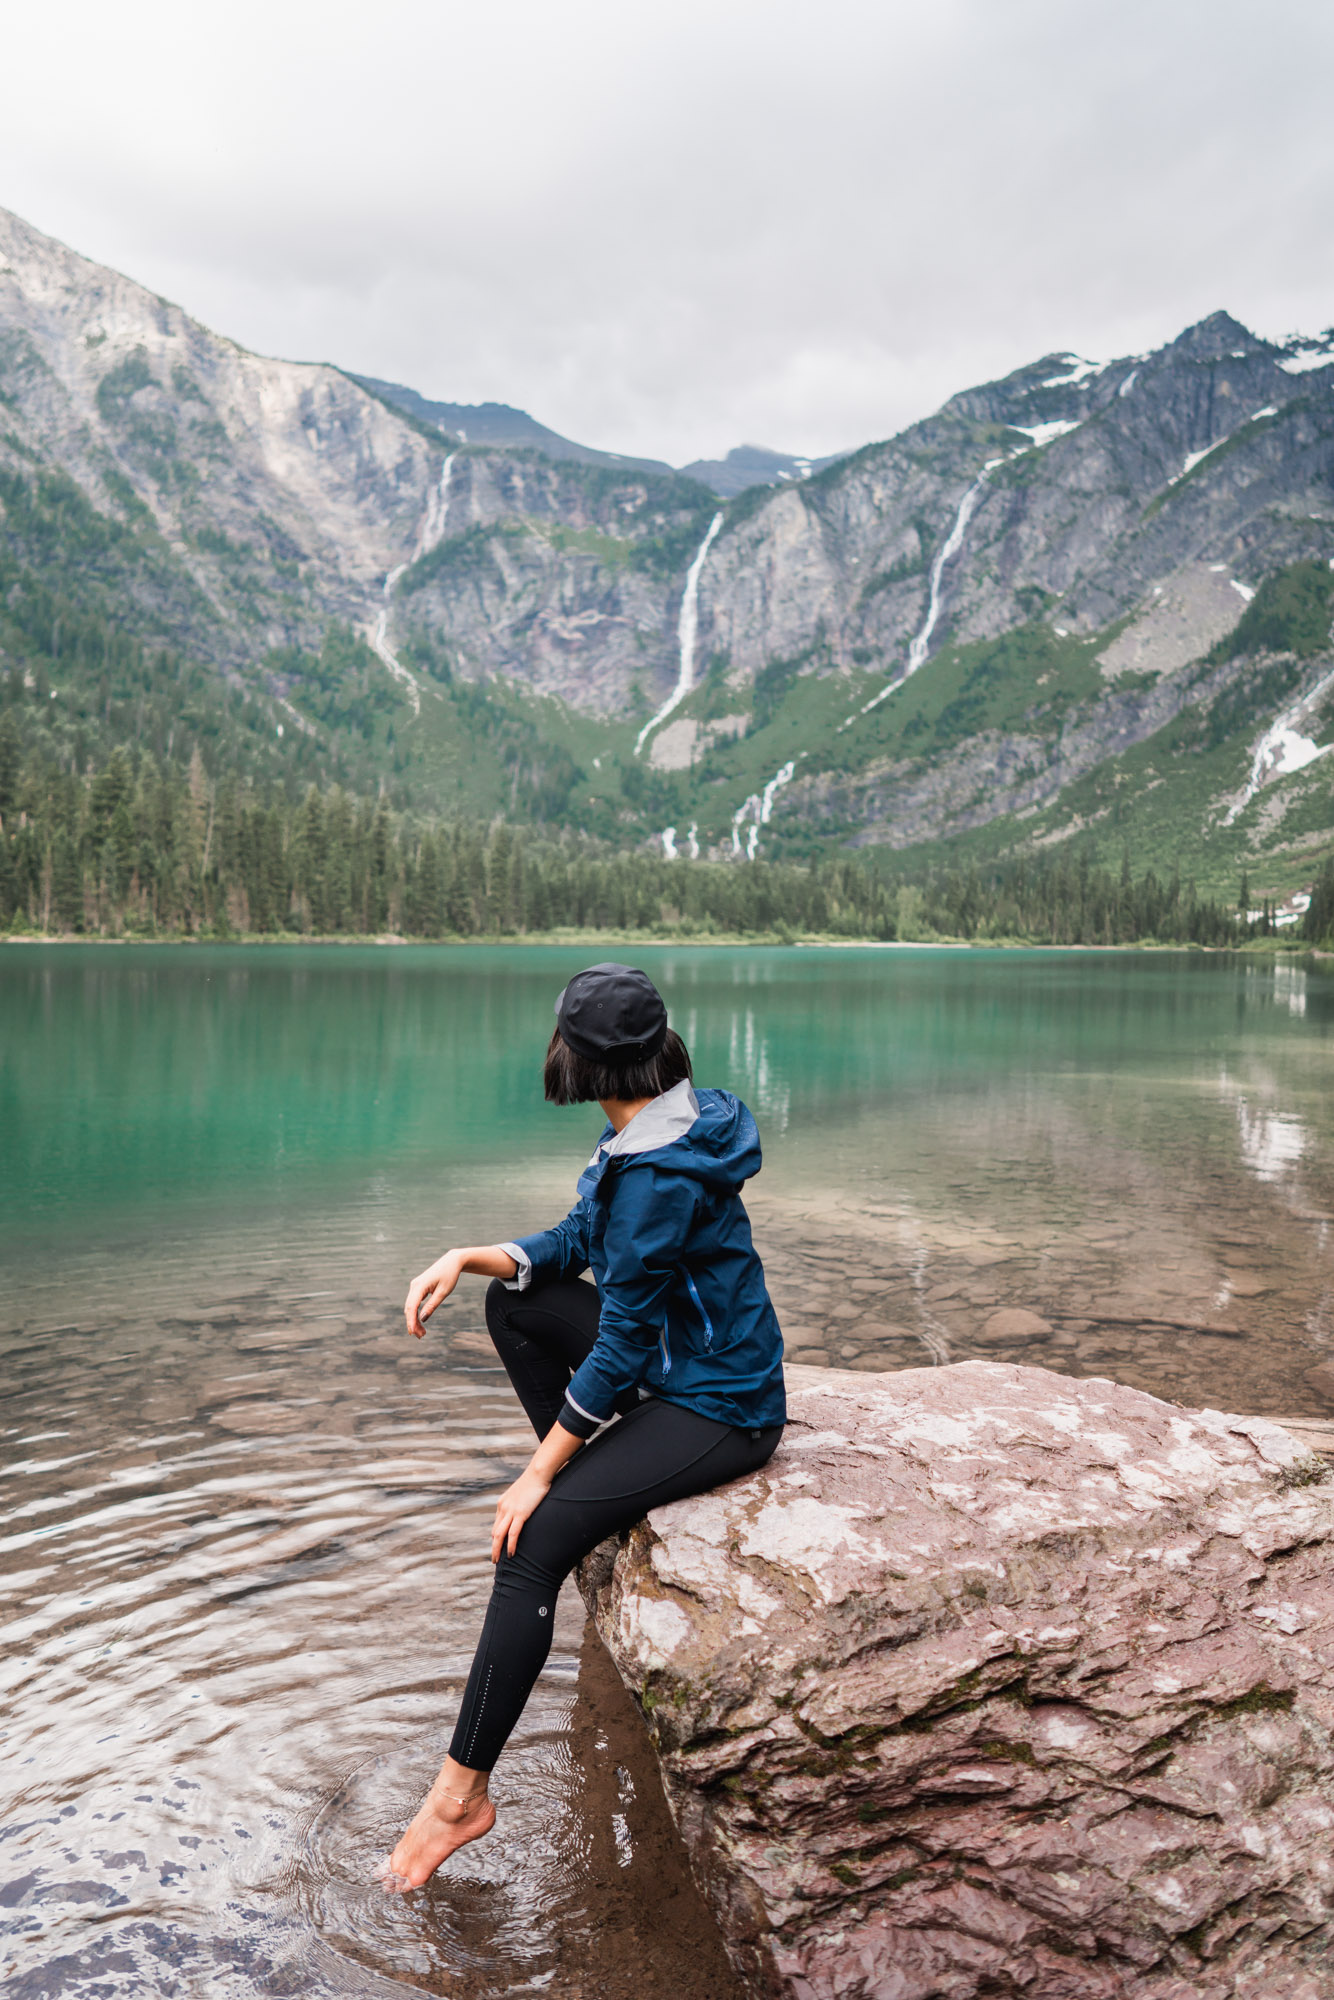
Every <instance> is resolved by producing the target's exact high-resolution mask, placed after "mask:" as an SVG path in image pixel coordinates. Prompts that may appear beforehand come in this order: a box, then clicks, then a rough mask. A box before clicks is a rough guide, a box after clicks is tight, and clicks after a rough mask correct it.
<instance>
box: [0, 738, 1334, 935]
mask: <svg viewBox="0 0 1334 2000" xmlns="http://www.w3.org/2000/svg"><path fill="white" fill-rule="evenodd" d="M1327 875H1328V876H1329V882H1330V886H1329V890H1328V897H1327V901H1328V905H1329V910H1330V912H1331V914H1330V917H1329V922H1330V925H1331V928H1334V873H1331V872H1330V871H1328V870H1327ZM1317 901H1318V899H1317ZM1319 907H1320V908H1321V909H1324V908H1325V904H1323V903H1322V904H1320V905H1319ZM1316 908H1317V903H1316V902H1313V905H1312V909H1313V911H1314V910H1316ZM0 927H3V928H4V929H6V930H8V931H9V932H11V933H18V932H25V933H34V932H35V933H42V934H49V935H76V936H86V937H126V936H129V937H133V936H144V937H152V936H186V937H188V936H208V937H234V936H247V935H261V936H282V935H286V936H292V937H327V936H339V935H341V936H363V937H375V936H386V935H396V936H403V937H414V938H444V937H485V936H518V935H529V936H542V935H543V934H546V933H550V932H553V931H558V930H562V929H578V930H611V931H630V932H642V933H645V934H646V935H654V936H666V937H670V936H673V935H684V936H709V935H716V936H731V937H774V938H785V937H802V936H816V937H844V938H864V939H880V940H890V939H894V938H900V939H918V940H923V941H929V940H930V939H931V938H933V937H952V938H970V939H987V938H1024V939H1028V940H1030V941H1032V942H1038V943H1051V944H1086V945H1110V944H1131V943H1135V942H1138V941H1141V940H1144V939H1155V940H1158V941H1160V942H1165V943H1167V942H1177V943H1194V944H1209V945H1226V944H1229V943H1235V942H1238V941H1239V940H1240V939H1242V938H1244V937H1245V936H1247V935H1249V934H1250V927H1248V926H1247V925H1246V923H1245V921H1244V919H1243V918H1242V917H1241V916H1239V914H1238V912H1237V911H1235V910H1232V909H1230V908H1228V907H1226V906H1224V905H1221V904H1219V903H1217V902H1215V901H1211V900H1210V899H1208V898H1202V897H1200V896H1199V895H1197V894H1196V891H1195V887H1194V885H1193V884H1192V883H1189V882H1186V883H1183V882H1182V881H1181V880H1180V879H1179V878H1178V877H1177V876H1175V875H1170V876H1167V877H1160V876H1159V875H1158V874H1156V873H1155V872H1154V871H1153V870H1152V869H1150V870H1148V871H1146V872H1145V874H1144V875H1142V876H1141V877H1139V878H1134V877H1133V876H1132V874H1131V870H1130V867H1129V864H1128V862H1125V863H1123V864H1122V867H1121V869H1120V871H1119V873H1116V872H1112V871H1109V870H1108V869H1106V868H1104V867H1101V866H1099V865H1097V864H1096V863H1095V861H1094V859H1093V858H1092V856H1091V855H1090V854H1089V853H1087V852H1083V853H1078V854H1076V853H1064V854H1061V855H1059V856H1057V857H1052V856H1049V855H1043V856H1034V857H1027V858H1016V859H1010V860H1006V861H1002V862H998V863H996V864H994V865H990V866H986V867H956V868H941V869H938V870H935V871H933V872H931V873H929V874H927V875H926V876H925V877H924V878H921V879H917V880H908V879H900V878H898V877H895V876H894V875H893V874H891V873H888V872H886V870H885V869H884V868H883V867H877V866H875V865H874V864H873V862H872V861H870V860H868V859H866V858H864V857H858V858H850V857H839V858H833V859H831V858H818V857H817V858H814V859H812V860H811V861H810V862H808V863H805V864H802V863H792V862H784V863H770V862H768V861H765V860H764V859H763V858H760V859H758V860H756V861H744V860H731V861H706V860H699V861H688V860H670V861H669V860H668V859H666V857H665V856H664V855H662V854H661V853H659V852H654V851H647V850H644V849H637V850H635V851H632V852H624V851H620V852H618V851H616V850H614V849H612V848H611V847H609V846H606V845H604V844H602V843H599V842H596V841H594V840H591V839H590V838H588V837H587V836H585V835H581V834H575V833H554V834H553V833H543V832H535V831H533V830H532V829H526V828H522V827H516V826H512V825H510V824H508V823H507V822H505V821H504V820H496V821H494V822H493V823H491V824H490V825H488V826H483V825H477V824H470V823H467V822H462V821H460V822H457V823H453V824H449V823H440V822H438V821H433V820H431V819H428V818H424V817H421V816H414V815H412V814H410V813H407V812H404V811H396V810H394V809H392V808H391V807H390V805H389V804H388V803H387V802H386V801H385V800H383V799H380V800H376V799H368V798H358V797H356V796H355V795H353V794H351V793H350V792H348V791H346V790H344V789H343V788H342V787H340V786H338V785H329V786H325V787H323V788H320V787H318V786H315V785H311V786H310V787H309V789H308V790H307V791H306V793H305V795H304V797H300V798H293V797H292V796H291V795H290V794H289V793H288V792H286V791H285V790H282V789H280V788H277V787H274V788H271V789H270V790H268V791H265V790H264V789H262V788H261V787H260V786H259V785H258V784H256V783H254V782H251V781H245V780H242V779H238V778H237V777H235V776H233V775H229V774H227V773H225V772H224V773H222V774H221V775H218V776H213V775H210V774H209V772H208V771H207V770H206V768H205V766H204V763H203V760H202V758H201V756H200V753H199V751H198V749H196V750H195V752H194V754H193V755H192V757H191V759H190V762H189V764H188V765H187V766H186V767H185V768H184V769H182V768H181V767H180V766H177V765H173V764H170V763H162V762H159V761H158V760H157V759H155V758H154V757H153V756H152V755H151V754H149V753H148V752H146V751H140V752H139V753H138V754H135V753H132V752H130V751H128V750H126V749H124V748H122V749H118V750H116V751H114V752H113V753H112V754H111V755H110V756H109V757H108V758H107V759H106V761H105V762H104V763H103V764H102V765H101V767H100V768H98V769H96V770H90V771H86V772H85V773H83V774H82V775H80V774H76V773H75V772H73V771H71V770H69V769H68V768H63V767H61V766H59V765H56V764H54V763H51V762H49V761H43V760H41V759H32V758H29V759H28V760H26V761H25V760H24V757H23V754H22V746H21V739H20V737H19V734H18V730H17V728H16V726H15V724H14V720H13V717H12V715H4V716H0Z"/></svg>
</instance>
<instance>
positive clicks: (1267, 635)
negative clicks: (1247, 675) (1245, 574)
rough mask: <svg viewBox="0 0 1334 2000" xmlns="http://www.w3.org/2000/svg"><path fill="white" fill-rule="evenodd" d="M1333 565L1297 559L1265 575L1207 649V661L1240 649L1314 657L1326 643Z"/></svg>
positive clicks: (1333, 596)
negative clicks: (1234, 619)
mask: <svg viewBox="0 0 1334 2000" xmlns="http://www.w3.org/2000/svg"><path fill="white" fill-rule="evenodd" d="M1332 613H1334V571H1332V570H1331V569H1330V567H1329V564H1328V563H1322V562H1296V563H1291V564H1289V566H1288V568H1287V569H1282V570H1279V571H1278V573H1277V575H1275V576H1267V577H1266V578H1265V580H1264V582H1263V583H1262V584H1261V585H1260V588H1259V589H1258V590H1257V591H1256V593H1255V596H1254V597H1253V598H1252V599H1251V602H1250V603H1249V604H1248V605H1247V606H1246V609H1245V611H1243V613H1242V615H1241V617H1240V619H1239V620H1238V622H1237V624H1236V625H1234V627H1233V628H1232V630H1231V632H1229V633H1228V635H1227V637H1226V638H1225V639H1220V640H1219V642H1218V644H1217V645H1216V646H1215V647H1214V649H1213V651H1212V652H1211V653H1210V654H1209V659H1210V661H1211V662H1221V661H1223V660H1235V659H1236V658H1237V657H1238V655H1239V654H1241V653H1295V654H1296V655H1297V658H1298V659H1299V660H1310V659H1314V658H1315V656H1316V654H1317V653H1323V652H1324V651H1325V649H1326V648H1327V647H1328V645H1329V625H1330V617H1331V614H1332Z"/></svg>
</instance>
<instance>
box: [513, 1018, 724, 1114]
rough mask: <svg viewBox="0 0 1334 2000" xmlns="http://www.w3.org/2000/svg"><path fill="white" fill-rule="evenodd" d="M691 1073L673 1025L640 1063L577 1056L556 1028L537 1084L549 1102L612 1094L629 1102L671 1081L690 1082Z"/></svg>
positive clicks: (575, 1101)
mask: <svg viewBox="0 0 1334 2000" xmlns="http://www.w3.org/2000/svg"><path fill="white" fill-rule="evenodd" d="M694 1075H695V1072H694V1071H693V1070H692V1069H691V1067H690V1051H689V1049H688V1048H687V1047H686V1045H685V1043H684V1042H683V1041H682V1040H681V1037H680V1036H679V1035H678V1034H677V1033H676V1030H675V1029H674V1028H669V1029H668V1030H667V1038H666V1040H665V1041H664V1042H663V1045H662V1047H661V1048H660V1049H659V1050H658V1053H657V1054H656V1055H655V1056H645V1057H644V1058H643V1060H642V1061H640V1062H622V1063H607V1062H590V1061H589V1059H588V1057H587V1056H581V1055H576V1053H575V1051H574V1050H573V1049H572V1048H571V1047H570V1045H569V1043H568V1042H567V1041H566V1040H565V1039H564V1037H563V1036H562V1035H561V1031H560V1029H559V1028H557V1030H556V1032H555V1034H554V1035H553V1036H552V1037H551V1041H550V1043H549V1044H548V1046H547V1058H546V1061H545V1062H544V1063H543V1065H542V1088H543V1089H544V1091H545V1092H546V1098H547V1103H548V1104H596V1103H597V1102H598V1101H599V1099H602V1100H605V1099H608V1098H614V1099H615V1100H616V1101H617V1102H618V1103H621V1104H631V1103H633V1102H634V1100H635V1098H637V1097H661V1096H662V1093H663V1092H664V1090H670V1089H671V1088H672V1085H673V1084H676V1083H689V1082H692V1081H693V1079H694Z"/></svg>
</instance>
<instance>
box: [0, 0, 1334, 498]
mask: <svg viewBox="0 0 1334 2000" xmlns="http://www.w3.org/2000/svg"><path fill="white" fill-rule="evenodd" d="M7 41H8V47H7V65H6V66H7V69H8V71H9V74H10V75H11V77H19V76H22V77H25V78H26V79H29V80H30V87H29V88H28V89H27V90H25V91H24V92H22V93H15V94H14V95H13V96H11V99H10V101H9V103H8V104H7V109H6V119H5V126H4V130H3V132H2V133H0V200H2V201H4V202H5V203H6V204H7V205H8V206H10V207H12V208H15V209H17V210H18V211H19V212H20V213H21V214H24V215H26V216H27V217H28V219H29V220H30V221H32V222H34V223H35V224H36V225H37V226H38V227H39V228H45V229H49V230H51V231H52V232H53V233H54V234H57V235H59V236H62V237H63V238H64V239H65V240H66V241H69V242H72V243H73V244H75V246H76V247H77V248H79V249H81V250H83V251H85V252H86V253H87V254H88V255H90V256H93V257H97V258H99V259H101V260H102V261H105V262H109V263H112V264H114V265H116V266H118V267H119V268H121V269H124V270H128V271H130V272H131V273H132V274H133V275H134V276H136V277H139V278H141V279H142V280H143V281H144V282H145V283H147V284H150V285H151V286H153V287H154V288H155V289H156V290H158V291H161V292H163V293H164V294H166V295H168V296H170V297H173V298H176V299H178V300H179V301H180V303H181V304H183V305H185V306H186V307H187V308H188V309H189V310H190V311H192V312H194V313H195V314H197V315H198V316H199V317H200V318H202V319H204V320H206V321H207V322H208V323H209V324H211V325H213V326H216V327H217V328H219V329H220V330H222V331H224V332H227V333H231V334H233V335H234V336H235V337H236V338H238V339H240V340H243V341H245V342H246V343H247V344H249V345H251V346H253V347H256V348H259V349H261V350H263V351H267V352H274V353H282V354H287V355H292V356H299V357H302V358H321V359H332V360H337V361H339V362H341V363H342V364H343V365H345V366H347V367H350V368H353V369H357V370H362V371H365V372H368V373H373V374H377V375H382V376H388V377H391V378H395V379H398V380H402V381H407V382H410V383H412V384H413V385H414V386H415V387H417V388H420V389H421V390H423V391H424V392H425V393H427V394H433V395H437V396H442V397H447V398H450V399H452V400H459V401H479V400H482V399H485V398H488V397H493V398H496V399H497V400H501V401H506V402H514V403H518V404H520V405H522V406H523V407H525V408H528V409H530V410H532V411H533V413H534V414H535V415H537V416H538V417H540V418H541V419H542V421H543V422H546V423H549V424H553V425H554V426H555V427H556V428H557V429H560V430H563V431H565V432H567V433H568V434H569V435H572V436H575V437H580V438H583V439H585V440H587V441H588V442H590V443H596V444H601V445H604V446H609V447H611V448H614V449H619V450H622V451H626V452H644V453H651V454H652V455H654V456H660V457H668V458H671V459H672V460H674V461H676V462H681V461H683V460H686V459H688V458H691V457H694V456H697V455H701V454H709V455H712V454H713V453H716V452H718V451H720V450H724V449H726V448H727V446H728V445H730V444H732V443H736V442H738V441H740V440H741V439H742V438H748V439H755V440H758V441H760V442H765V443H772V444H777V445H782V446H785V447H787V448H789V449H794V450H805V451H810V452H820V451H826V450H832V449H836V448H838V447H840V446H843V445H851V444H855V443H858V442H861V441H863V440H864V439H866V438H870V437H876V436H884V435H886V434H887V433H889V432H891V431H893V430H895V429H897V428H898V427H900V426H901V425H902V424H903V423H905V422H909V421H911V420H912V419H913V418H914V417H916V416H919V415H921V414H923V413H924V412H925V411H927V410H929V409H931V408H933V407H934V406H935V405H936V404H938V403H939V402H940V401H942V400H943V399H944V398H945V397H946V396H947V395H949V394H950V393H951V392H952V391H953V390H955V389H957V388H960V387H962V386H964V385H965V384H967V383H969V382H972V381H976V380H980V379H985V378H987V377H988V376H991V375H994V374H997V373H1000V372H1003V371H1004V370H1006V369H1008V368H1010V367H1014V366H1017V365H1018V364H1019V363H1021V362H1023V361H1025V360H1028V359H1031V358H1033V357H1035V356H1036V355H1038V354H1041V353H1045V352H1048V351H1051V350H1054V349H1064V348H1067V347H1069V348H1073V349H1076V350H1078V351H1082V352H1088V353H1093V354H1096V355H1106V354H1112V353H1124V352H1127V351H1132V350H1134V349H1137V348H1140V347H1142V346H1145V345H1147V344H1149V343H1151V342H1156V341H1159V340H1162V339H1164V338H1168V337H1170V336H1171V335H1172V334H1173V333H1175V332H1177V331H1179V330H1180V328H1181V327H1182V326H1183V325H1185V324H1186V323H1188V322H1189V321H1190V320H1192V319H1196V318H1199V317H1201V316H1202V315H1203V314H1205V313H1207V312H1210V311H1212V310H1213V309H1215V308H1216V307H1218V306H1227V307H1228V308H1229V309H1230V310H1232V311H1233V312H1235V313H1237V314H1238V316H1239V317H1241V318H1243V319H1246V320H1248V321H1249V322H1250V323H1251V324H1253V325H1256V326H1257V327H1258V328H1259V329H1260V330H1262V331H1267V332H1283V331H1286V330H1288V329H1289V328H1290V327H1294V326H1298V325H1301V326H1305V327H1308V328H1312V327H1316V326H1324V325H1326V324H1328V323H1329V322H1330V321H1331V320H1334V273H1331V272H1330V271H1329V269H1328V265H1327V260H1323V259H1321V258H1320V257H1319V256H1318V255H1317V254H1313V253H1314V252H1315V251H1316V249H1317V246H1318V245H1319V244H1320V243H1321V242H1322V241H1323V234H1324V219H1325V217H1326V216H1327V215H1328V213H1329V211H1330V205H1331V194H1334V187H1332V186H1331V183H1332V182H1334V154H1332V152H1331V148H1330V146H1329V143H1328V140H1327V137H1326V129H1327V118H1326V114H1325V106H1324V104H1323V102H1322V94H1323V91H1324V87H1325V85H1324V80H1325V78H1327V76H1328V75H1329V66H1330V57H1331V54H1334V13H1331V11H1330V10H1329V9H1328V8H1327V7H1325V6H1324V5H1323V4H1321V0H1274V4H1273V5H1272V6H1271V8H1270V10H1269V12H1268V14H1267V16H1266V24H1265V29H1264V32H1263V33H1262V34H1260V33H1257V32H1256V28H1255V15H1254V11H1253V9H1252V8H1250V7H1249V6H1243V5H1241V4H1238V0H1216V4H1214V5H1213V6H1211V7H1210V8H1208V9H1203V8H1201V7H1200V6H1199V5H1198V4H1196V0H1152V4H1151V0H1122V4H1118V5H1115V6H1113V5H1099V4H1089V0H1086V4H1084V5H1081V6H1079V7H1075V6H1071V5H1070V4H1069V0H1006V4H1005V5H998V4H996V0H935V3H934V4H933V5H932V6H931V7H929V8H923V7H921V6H920V5H919V4H916V0H914V4H912V5H907V4H903V0H876V4H863V0H824V4H822V5H821V6H820V7H818V8H816V7H814V6H812V5H810V4H794V0H727V4H725V5H722V6H719V5H718V4H717V0H710V4H709V5H704V4H701V0H674V3H673V5H672V7H671V8H657V9H652V8H626V7H625V6H624V5H623V4H621V5H612V4H608V0H545V3H544V4H535V0H506V4H504V5H497V4H489V5H483V4H480V0H477V4H471V5H467V6H463V5H459V4H454V5H445V6H441V5H440V4H438V0H436V4H432V5H430V6H427V5H424V4H418V0H382V4H381V5H380V6H378V7H377V8H376V9H375V10H370V9H367V8H364V7H360V6H358V7H352V6H349V5H337V4H334V5H326V6H322V7H319V8H316V7H314V6H311V5H307V4H305V0H301V4H284V0H270V4H268V5H266V6H261V5H259V4H257V0H237V4H234V5H232V6H231V7H229V8H228V9H227V10H225V12H223V13H221V14H220V13H219V12H218V11H217V10H210V11H207V12H206V11H205V10H200V9H181V8H179V6H172V7H168V6H167V5H165V4H163V0H126V4H125V5H123V6H122V7H121V8H120V9H117V10H110V9H107V8H105V7H104V6H100V5H99V6H93V5H91V4H89V0H69V4H65V5H63V6H53V7H51V8H47V9H28V10H25V14H24V16H23V17H22V18H17V19H15V20H14V21H12V22H11V23H10V24H9V26H8V28H7Z"/></svg>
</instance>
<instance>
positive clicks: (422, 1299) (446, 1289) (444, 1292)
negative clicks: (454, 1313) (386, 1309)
mask: <svg viewBox="0 0 1334 2000" xmlns="http://www.w3.org/2000/svg"><path fill="white" fill-rule="evenodd" d="M464 1254H465V1253H464V1252H463V1251H461V1250H446V1252H445V1254H444V1256H443V1257H437V1258H436V1260H435V1262H434V1264H432V1265H431V1267H430V1269H429V1270H428V1271H423V1272H422V1274H421V1276H420V1277H419V1278H414V1279H413V1281H412V1283H411V1284H410V1285H409V1286H408V1296H407V1302H406V1303H405V1305H404V1307H403V1317H404V1318H405V1319H406V1320H407V1323H408V1332H409V1333H410V1334H412V1335H413V1336H414V1338H415V1339H417V1340H421V1339H422V1338H423V1336H424V1335H425V1332H426V1326H425V1321H427V1320H428V1319H429V1318H430V1317H431V1314H432V1313H433V1312H434V1311H435V1309H436V1307H437V1306H438V1305H443V1304H444V1302H445V1300H446V1299H447V1298H448V1297H449V1295H450V1293H451V1292H452V1291H453V1289H454V1287H455V1285H457V1283H458V1281H459V1277H460V1275H461V1274H462V1271H463V1258H464Z"/></svg>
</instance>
